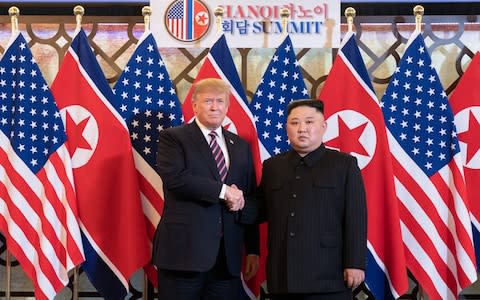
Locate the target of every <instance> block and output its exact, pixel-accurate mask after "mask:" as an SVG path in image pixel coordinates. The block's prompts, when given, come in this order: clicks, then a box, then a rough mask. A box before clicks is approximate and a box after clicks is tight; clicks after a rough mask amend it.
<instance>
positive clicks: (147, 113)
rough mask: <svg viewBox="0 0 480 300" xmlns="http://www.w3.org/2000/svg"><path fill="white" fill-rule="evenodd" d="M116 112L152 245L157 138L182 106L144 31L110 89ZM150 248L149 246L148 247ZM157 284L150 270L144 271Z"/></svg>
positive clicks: (176, 120)
mask: <svg viewBox="0 0 480 300" xmlns="http://www.w3.org/2000/svg"><path fill="white" fill-rule="evenodd" d="M114 93H115V95H116V96H115V99H114V102H113V105H114V107H115V108H116V110H117V111H118V112H119V113H120V114H121V116H122V117H123V118H124V120H125V122H126V123H127V126H128V130H129V132H130V139H131V141H132V145H133V148H134V156H135V166H136V168H137V171H138V173H139V174H138V176H139V183H140V191H141V198H142V206H143V211H144V214H145V218H146V225H147V233H148V236H149V238H150V242H153V237H154V234H155V228H156V227H157V225H158V222H159V221H160V216H161V213H162V211H163V189H162V185H163V184H162V180H161V178H160V176H159V175H158V173H157V171H156V170H157V167H156V155H157V142H158V135H159V133H160V131H162V130H163V129H167V128H169V127H173V126H177V125H180V124H182V123H183V115H182V107H181V104H180V101H179V100H178V97H177V94H176V92H175V89H174V88H173V84H172V82H171V81H170V77H169V75H168V72H167V69H166V67H165V63H164V61H163V59H162V57H161V56H160V53H159V52H158V47H157V43H156V42H155V39H154V37H153V35H152V33H151V32H149V31H147V32H145V34H144V35H143V37H142V38H141V39H140V41H139V42H138V46H137V48H136V49H135V52H134V53H133V55H132V57H131V58H130V61H129V62H128V63H127V66H126V67H125V70H124V71H123V73H122V75H121V76H120V78H119V79H118V81H117V83H116V84H115V87H114ZM150 245H151V244H150ZM145 271H146V272H147V274H148V277H149V279H150V281H152V282H153V283H156V282H157V277H156V272H153V267H151V266H150V267H149V268H148V269H146V270H145Z"/></svg>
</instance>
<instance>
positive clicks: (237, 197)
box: [225, 184, 245, 211]
mask: <svg viewBox="0 0 480 300" xmlns="http://www.w3.org/2000/svg"><path fill="white" fill-rule="evenodd" d="M225 205H227V207H228V209H229V210H230V211H238V210H240V209H242V208H243V206H244V205H245V199H244V198H243V191H242V190H240V189H238V187H237V186H236V185H235V184H232V185H227V189H226V190H225Z"/></svg>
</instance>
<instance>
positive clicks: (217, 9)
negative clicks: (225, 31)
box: [213, 6, 225, 33]
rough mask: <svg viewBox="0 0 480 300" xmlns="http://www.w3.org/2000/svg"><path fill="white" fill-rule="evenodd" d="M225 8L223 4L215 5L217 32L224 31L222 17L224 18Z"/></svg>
mask: <svg viewBox="0 0 480 300" xmlns="http://www.w3.org/2000/svg"><path fill="white" fill-rule="evenodd" d="M224 12H225V10H224V9H223V7H221V6H217V7H215V10H214V12H213V13H214V14H215V20H216V23H217V33H220V32H222V18H223V13H224Z"/></svg>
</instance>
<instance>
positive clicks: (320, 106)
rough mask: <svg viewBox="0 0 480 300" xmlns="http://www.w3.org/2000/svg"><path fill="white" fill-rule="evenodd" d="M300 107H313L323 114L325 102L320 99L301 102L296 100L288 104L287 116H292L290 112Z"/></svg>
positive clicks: (301, 100)
mask: <svg viewBox="0 0 480 300" xmlns="http://www.w3.org/2000/svg"><path fill="white" fill-rule="evenodd" d="M299 106H308V107H313V108H315V109H316V110H317V111H319V112H321V113H322V114H323V101H322V100H320V99H318V100H317V99H299V100H294V101H292V102H290V103H289V104H288V107H287V116H288V115H290V112H292V110H293V109H294V108H296V107H299Z"/></svg>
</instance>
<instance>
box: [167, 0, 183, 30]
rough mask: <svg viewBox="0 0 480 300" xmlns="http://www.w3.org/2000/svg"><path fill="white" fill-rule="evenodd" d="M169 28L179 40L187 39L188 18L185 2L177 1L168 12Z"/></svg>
mask: <svg viewBox="0 0 480 300" xmlns="http://www.w3.org/2000/svg"><path fill="white" fill-rule="evenodd" d="M167 26H168V28H169V29H170V32H172V33H173V34H174V35H175V36H176V37H177V38H180V39H186V38H187V18H186V17H185V3H184V0H177V1H176V2H174V3H173V4H172V6H171V7H170V9H169V10H168V12H167Z"/></svg>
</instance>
